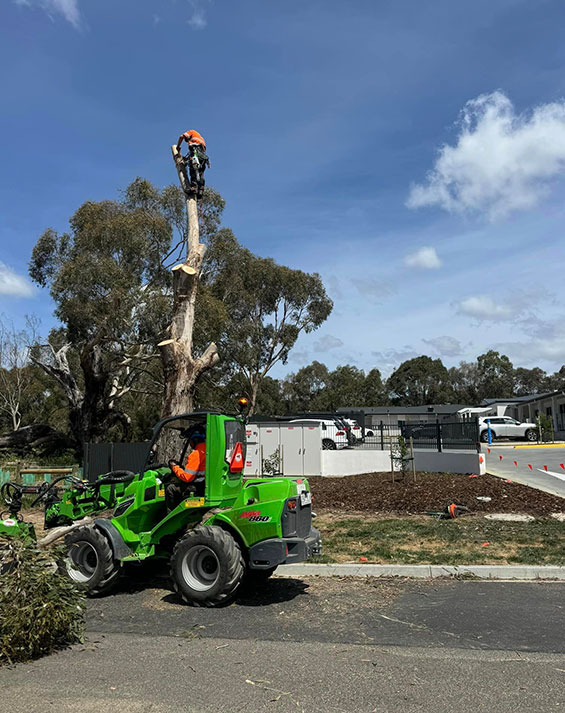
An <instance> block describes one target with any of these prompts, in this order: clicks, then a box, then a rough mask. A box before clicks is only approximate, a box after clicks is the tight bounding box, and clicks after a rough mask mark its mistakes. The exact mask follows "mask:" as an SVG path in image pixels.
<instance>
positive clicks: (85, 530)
mask: <svg viewBox="0 0 565 713" xmlns="http://www.w3.org/2000/svg"><path fill="white" fill-rule="evenodd" d="M84 539H86V540H87V541H89V540H90V541H94V543H95V544H96V547H97V550H98V559H99V561H100V562H101V564H102V577H101V578H100V580H99V581H98V583H97V584H96V586H94V587H92V589H90V588H89V590H88V594H89V595H90V596H98V595H100V594H104V593H105V592H107V591H108V590H109V589H111V588H112V587H113V586H114V584H115V582H116V580H117V579H118V577H119V575H120V568H119V566H117V563H116V560H115V559H114V553H113V552H112V548H111V546H110V543H109V542H108V539H107V538H106V537H105V536H104V535H103V534H102V533H101V532H100V530H98V529H97V528H95V527H92V526H90V525H84V526H83V527H77V529H76V530H72V531H71V532H69V534H68V535H67V536H66V537H65V545H66V546H67V547H71V546H72V545H73V544H75V543H76V542H80V541H81V540H84Z"/></svg>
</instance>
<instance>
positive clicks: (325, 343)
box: [314, 334, 343, 352]
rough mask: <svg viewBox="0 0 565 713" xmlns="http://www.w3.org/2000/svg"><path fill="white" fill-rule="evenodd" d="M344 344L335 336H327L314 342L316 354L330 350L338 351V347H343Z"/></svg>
mask: <svg viewBox="0 0 565 713" xmlns="http://www.w3.org/2000/svg"><path fill="white" fill-rule="evenodd" d="M342 346H343V342H342V341H341V339H339V337H334V336H333V334H326V335H325V336H323V337H321V338H320V339H318V341H316V342H314V351H315V352H329V351H330V349H337V347H342Z"/></svg>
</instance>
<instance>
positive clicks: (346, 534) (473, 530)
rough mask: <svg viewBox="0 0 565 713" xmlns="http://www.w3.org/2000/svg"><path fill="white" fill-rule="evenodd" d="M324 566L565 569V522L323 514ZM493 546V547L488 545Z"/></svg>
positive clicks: (320, 526)
mask: <svg viewBox="0 0 565 713" xmlns="http://www.w3.org/2000/svg"><path fill="white" fill-rule="evenodd" d="M314 524H315V525H316V527H317V528H318V529H319V530H321V532H322V539H323V551H324V555H323V557H322V558H321V559H320V560H319V561H321V562H359V558H360V557H366V558H367V560H368V561H369V562H373V563H377V564H448V565H460V564H527V565H565V524H564V523H562V522H557V521H555V520H549V519H547V520H546V519H544V520H535V521H533V522H529V523H521V522H495V521H489V520H485V519H484V518H482V517H472V516H470V517H463V518H458V519H456V520H435V519H433V518H431V517H394V518H392V517H391V518H387V517H386V516H384V517H380V518H370V517H366V516H361V515H357V516H352V515H350V514H348V515H346V516H344V517H343V518H341V517H339V516H338V515H336V514H335V513H333V514H331V515H330V514H326V515H319V517H318V518H317V519H316V521H315V523H314ZM487 542H488V545H486V544H485V543H487Z"/></svg>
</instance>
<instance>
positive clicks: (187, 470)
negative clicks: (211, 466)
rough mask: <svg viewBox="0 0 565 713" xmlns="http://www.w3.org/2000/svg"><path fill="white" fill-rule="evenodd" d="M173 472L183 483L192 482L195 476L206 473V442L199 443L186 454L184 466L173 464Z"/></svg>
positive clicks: (199, 476)
mask: <svg viewBox="0 0 565 713" xmlns="http://www.w3.org/2000/svg"><path fill="white" fill-rule="evenodd" d="M173 473H174V474H175V475H176V476H177V478H180V480H184V481H185V483H192V481H193V480H195V479H196V478H203V477H204V476H205V475H206V444H205V443H199V444H198V445H197V446H196V448H195V449H194V450H193V451H191V452H190V453H189V454H188V457H187V459H186V465H185V466H184V468H181V467H180V465H174V464H173Z"/></svg>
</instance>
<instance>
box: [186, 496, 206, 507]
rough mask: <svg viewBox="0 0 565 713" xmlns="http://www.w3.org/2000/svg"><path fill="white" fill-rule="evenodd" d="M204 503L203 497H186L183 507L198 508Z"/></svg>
mask: <svg viewBox="0 0 565 713" xmlns="http://www.w3.org/2000/svg"><path fill="white" fill-rule="evenodd" d="M203 505H204V498H187V499H186V500H185V501H184V506H185V508H200V507H202V506H203Z"/></svg>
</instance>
